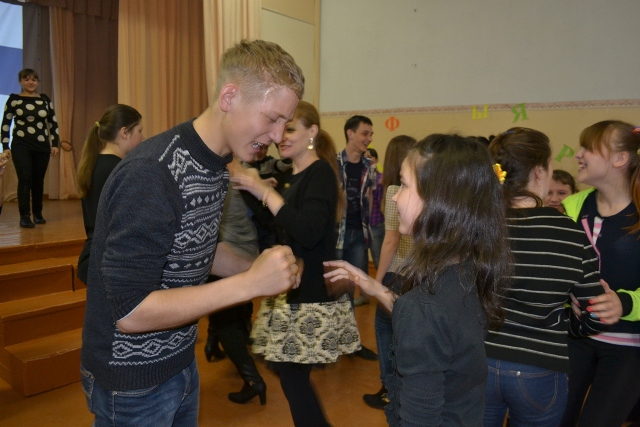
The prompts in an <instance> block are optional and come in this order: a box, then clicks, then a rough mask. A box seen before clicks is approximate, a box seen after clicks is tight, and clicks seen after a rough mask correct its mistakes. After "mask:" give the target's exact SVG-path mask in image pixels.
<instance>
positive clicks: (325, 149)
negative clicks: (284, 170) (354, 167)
mask: <svg viewBox="0 0 640 427" xmlns="http://www.w3.org/2000/svg"><path fill="white" fill-rule="evenodd" d="M295 120H300V122H301V123H302V124H303V126H304V127H305V128H307V129H308V128H310V127H311V126H313V125H316V126H317V127H318V134H317V135H316V137H315V138H314V139H313V146H314V148H315V150H316V154H318V157H320V158H321V159H322V160H324V161H326V162H327V163H329V164H330V165H331V168H332V169H333V172H334V173H335V175H336V191H337V195H338V202H337V204H336V221H340V220H341V219H342V212H343V210H344V206H345V203H346V202H345V200H344V197H342V187H341V186H340V170H339V169H338V160H337V159H338V153H337V151H336V146H335V144H334V143H333V139H332V138H331V135H329V134H328V133H327V132H325V131H324V130H322V128H320V114H318V110H317V109H316V107H314V106H313V104H310V103H308V102H306V101H300V102H299V103H298V107H297V108H296V112H295V114H294V116H293V121H295Z"/></svg>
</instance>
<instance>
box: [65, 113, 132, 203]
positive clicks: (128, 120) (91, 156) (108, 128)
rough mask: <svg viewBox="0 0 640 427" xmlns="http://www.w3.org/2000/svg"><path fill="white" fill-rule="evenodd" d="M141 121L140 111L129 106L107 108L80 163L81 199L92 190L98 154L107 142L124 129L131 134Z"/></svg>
mask: <svg viewBox="0 0 640 427" xmlns="http://www.w3.org/2000/svg"><path fill="white" fill-rule="evenodd" d="M140 120H142V116H141V115H140V113H139V112H138V110H136V109H135V108H133V107H130V106H128V105H124V104H116V105H112V106H110V107H109V108H107V109H106V111H105V112H104V114H103V115H102V117H101V118H100V120H99V121H98V122H96V123H95V124H94V125H93V126H92V127H91V130H89V135H88V136H87V140H86V141H85V143H84V147H83V148H82V155H81V156H80V162H79V163H78V178H77V179H78V187H79V188H80V197H85V196H86V195H87V193H88V192H89V190H91V178H92V175H93V168H94V167H95V165H96V160H97V159H98V154H100V151H101V150H102V149H103V148H104V147H105V145H106V144H107V142H111V141H115V139H116V137H117V136H118V132H120V129H122V128H126V129H127V131H128V132H131V131H132V129H133V128H134V127H136V125H138V123H140Z"/></svg>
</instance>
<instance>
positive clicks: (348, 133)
mask: <svg viewBox="0 0 640 427" xmlns="http://www.w3.org/2000/svg"><path fill="white" fill-rule="evenodd" d="M353 133H354V132H353V131H352V130H351V129H347V140H351V138H353Z"/></svg>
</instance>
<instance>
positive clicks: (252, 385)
mask: <svg viewBox="0 0 640 427" xmlns="http://www.w3.org/2000/svg"><path fill="white" fill-rule="evenodd" d="M256 396H260V404H261V405H266V404H267V385H266V384H265V383H264V381H262V379H260V380H258V381H245V382H244V385H243V386H242V390H240V391H239V392H237V393H229V400H230V401H232V402H233V403H247V402H248V401H250V400H251V399H253V398H254V397H256Z"/></svg>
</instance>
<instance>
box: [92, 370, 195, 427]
mask: <svg viewBox="0 0 640 427" xmlns="http://www.w3.org/2000/svg"><path fill="white" fill-rule="evenodd" d="M80 374H81V377H82V378H81V380H82V388H83V390H84V394H85V397H86V399H87V405H88V406H89V411H91V413H93V414H94V415H95V417H96V418H95V421H94V422H93V426H94V427H103V426H105V427H106V426H118V427H120V426H131V427H170V426H175V427H195V426H197V425H198V409H199V407H198V405H199V402H198V399H199V394H200V376H199V375H198V367H197V366H196V361H195V359H194V360H193V362H191V364H190V365H189V366H188V367H186V368H185V369H184V370H182V371H181V372H180V373H178V374H177V375H174V376H173V377H172V378H171V379H169V380H167V381H165V382H164V383H162V384H158V385H156V386H153V387H149V388H145V389H140V390H128V391H109V390H105V389H103V388H102V387H100V385H98V383H97V382H95V379H94V377H93V375H92V374H91V372H89V371H87V370H86V369H84V368H83V367H81V368H80Z"/></svg>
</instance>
